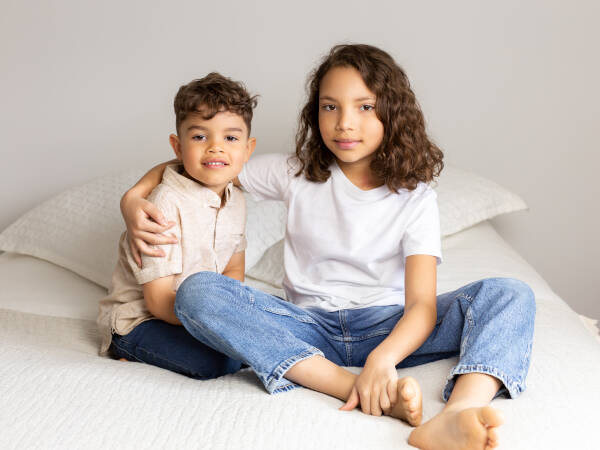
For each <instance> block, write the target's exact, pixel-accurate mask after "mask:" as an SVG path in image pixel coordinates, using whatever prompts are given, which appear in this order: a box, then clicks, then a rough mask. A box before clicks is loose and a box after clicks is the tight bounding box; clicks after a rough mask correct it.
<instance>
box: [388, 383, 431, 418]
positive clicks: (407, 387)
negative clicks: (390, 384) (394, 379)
mask: <svg viewBox="0 0 600 450" xmlns="http://www.w3.org/2000/svg"><path fill="white" fill-rule="evenodd" d="M397 389H398V401H397V402H396V404H395V405H394V406H393V407H392V408H391V410H390V411H389V415H390V416H392V417H396V418H398V419H401V420H404V421H406V422H408V423H409V424H410V425H412V426H414V427H416V426H418V425H419V424H420V423H421V420H422V417H423V405H422V403H423V396H422V395H421V388H420V387H419V383H417V380H415V379H414V378H412V377H404V378H401V379H399V380H398V385H397Z"/></svg>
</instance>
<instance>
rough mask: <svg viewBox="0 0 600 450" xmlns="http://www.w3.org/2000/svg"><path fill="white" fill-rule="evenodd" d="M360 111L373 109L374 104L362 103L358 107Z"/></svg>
mask: <svg viewBox="0 0 600 450" xmlns="http://www.w3.org/2000/svg"><path fill="white" fill-rule="evenodd" d="M360 109H361V111H373V110H374V109H375V106H373V105H362V106H361V107H360Z"/></svg>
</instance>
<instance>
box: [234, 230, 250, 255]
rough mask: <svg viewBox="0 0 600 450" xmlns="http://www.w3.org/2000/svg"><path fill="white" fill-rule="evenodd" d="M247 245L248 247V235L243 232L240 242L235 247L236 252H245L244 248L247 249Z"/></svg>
mask: <svg viewBox="0 0 600 450" xmlns="http://www.w3.org/2000/svg"><path fill="white" fill-rule="evenodd" d="M247 247H248V241H247V240H246V235H245V234H243V235H242V239H240V243H239V244H238V245H237V247H236V248H235V252H234V253H239V252H243V251H244V250H246V248H247Z"/></svg>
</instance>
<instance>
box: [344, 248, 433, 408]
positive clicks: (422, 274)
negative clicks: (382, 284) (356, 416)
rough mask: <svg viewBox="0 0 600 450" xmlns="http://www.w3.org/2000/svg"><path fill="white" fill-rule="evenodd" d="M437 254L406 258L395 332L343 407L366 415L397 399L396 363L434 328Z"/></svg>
mask: <svg viewBox="0 0 600 450" xmlns="http://www.w3.org/2000/svg"><path fill="white" fill-rule="evenodd" d="M436 277H437V261H436V258H435V256H430V255H411V256H408V257H407V258H406V267H405V307H404V315H403V316H402V318H401V319H400V320H399V321H398V323H397V324H396V326H395V327H394V329H393V330H392V332H391V333H390V334H389V335H388V336H387V337H386V338H385V339H384V340H383V341H382V342H381V344H379V345H378V346H377V347H376V348H375V349H373V351H372V352H371V353H370V354H369V357H368V358H367V362H366V363H365V367H364V369H363V371H362V372H361V374H360V375H359V376H358V378H357V380H356V383H355V384H354V388H353V389H352V393H351V394H350V397H349V398H348V401H347V402H346V404H345V405H344V406H342V408H340V409H343V410H352V409H354V408H355V407H356V406H357V405H358V403H360V406H361V409H362V411H363V412H364V413H366V414H374V415H381V413H382V411H385V410H387V409H388V408H390V407H391V406H392V405H393V404H395V403H396V401H397V389H396V383H394V382H395V381H396V380H397V379H398V374H397V372H396V365H397V364H398V363H400V362H401V361H402V360H403V359H404V358H406V357H407V356H408V355H410V354H411V353H412V352H414V351H415V350H416V349H418V348H419V347H420V346H421V345H422V344H423V343H424V342H425V340H427V338H428V337H429V335H430V334H431V332H432V331H433V329H434V327H435V323H436V319H437V311H436V298H437V297H436Z"/></svg>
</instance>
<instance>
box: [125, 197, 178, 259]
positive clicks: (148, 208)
mask: <svg viewBox="0 0 600 450" xmlns="http://www.w3.org/2000/svg"><path fill="white" fill-rule="evenodd" d="M121 212H122V214H123V218H124V219H125V225H126V226H127V239H128V242H129V248H130V250H131V254H132V256H133V259H134V260H135V262H136V264H137V265H138V266H139V267H142V258H141V256H140V253H143V254H144V255H149V256H165V253H164V252H163V251H162V250H161V249H158V248H152V247H150V245H164V244H175V243H177V238H175V237H174V236H165V235H162V234H160V233H164V232H165V231H166V230H168V229H169V228H171V227H172V226H173V225H175V222H167V221H166V220H165V217H164V216H163V214H162V212H161V211H160V210H159V209H158V208H157V207H156V206H154V205H153V204H152V203H150V202H149V201H148V200H146V199H144V198H141V197H132V198H129V197H127V196H124V197H123V199H122V200H121Z"/></svg>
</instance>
